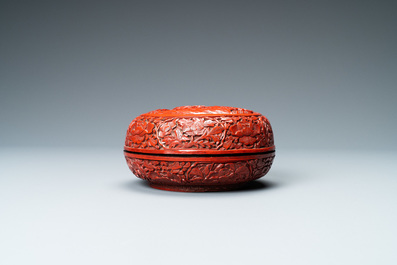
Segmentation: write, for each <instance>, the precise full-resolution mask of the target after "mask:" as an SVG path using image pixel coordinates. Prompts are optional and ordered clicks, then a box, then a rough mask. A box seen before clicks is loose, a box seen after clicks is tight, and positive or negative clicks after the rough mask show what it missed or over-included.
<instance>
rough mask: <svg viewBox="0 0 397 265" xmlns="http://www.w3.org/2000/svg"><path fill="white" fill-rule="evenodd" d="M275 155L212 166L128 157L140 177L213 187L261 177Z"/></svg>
mask: <svg viewBox="0 0 397 265" xmlns="http://www.w3.org/2000/svg"><path fill="white" fill-rule="evenodd" d="M273 159H274V155H273V156H268V157H264V158H260V159H252V160H247V161H238V162H227V163H214V162H189V161H156V160H146V159H138V158H133V157H127V156H126V160H127V164H128V166H129V168H130V169H131V171H132V172H133V173H134V174H135V175H136V176H137V177H139V178H141V179H145V180H148V181H150V182H158V183H164V184H169V185H195V184H196V185H216V184H217V183H218V184H222V185H224V184H229V183H243V182H248V181H251V180H254V179H258V178H260V177H262V176H264V175H265V174H266V173H267V172H268V171H269V169H270V167H271V165H272V163H273Z"/></svg>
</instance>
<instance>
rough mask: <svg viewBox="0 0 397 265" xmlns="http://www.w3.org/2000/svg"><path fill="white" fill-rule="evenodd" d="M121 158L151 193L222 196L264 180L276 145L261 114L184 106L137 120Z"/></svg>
mask: <svg viewBox="0 0 397 265" xmlns="http://www.w3.org/2000/svg"><path fill="white" fill-rule="evenodd" d="M124 155H125V158H126V160H127V164H128V166H129V168H130V169H131V171H132V172H133V173H134V174H135V175H136V176H137V177H139V178H141V179H144V180H147V181H149V184H150V186H151V187H153V188H156V189H162V190H171V191H222V190H231V189H235V188H239V187H240V186H241V185H243V184H245V183H247V182H249V181H252V180H255V179H258V178H260V177H262V176H264V175H265V174H266V173H267V172H268V171H269V169H270V167H271V165H272V162H273V159H274V156H275V146H274V140H273V131H272V128H271V126H270V123H269V121H268V120H267V119H266V117H265V116H263V115H261V114H260V113H257V112H253V111H251V110H246V109H242V108H233V107H218V106H212V107H206V106H183V107H177V108H174V109H171V110H168V109H159V110H155V111H151V112H148V113H145V114H142V115H140V116H138V117H137V118H135V119H134V120H133V121H132V122H131V124H130V126H129V127H128V130H127V137H126V140H125V146H124Z"/></svg>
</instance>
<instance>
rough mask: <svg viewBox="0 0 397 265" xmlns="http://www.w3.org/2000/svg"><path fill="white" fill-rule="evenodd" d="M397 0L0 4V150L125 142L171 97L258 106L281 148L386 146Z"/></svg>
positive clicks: (391, 141) (391, 142) (174, 101)
mask: <svg viewBox="0 0 397 265" xmlns="http://www.w3.org/2000/svg"><path fill="white" fill-rule="evenodd" d="M396 7H397V5H396V4H395V2H394V1H157V2H154V1H112V2H109V1H108V2H103V1H93V2H86V1H47V2H42V1H25V2H23V1H22V2H21V1H1V4H0V12H1V15H0V19H1V22H0V26H1V42H0V45H1V46H0V47H1V50H0V52H1V55H0V56H1V57H0V64H1V65H0V67H1V72H0V73H1V76H0V89H1V94H0V101H1V102H0V121H1V131H0V146H25V147H38V146H40V147H43V146H46V147H66V146H70V147H78V146H86V147H114V148H119V149H122V146H123V142H124V137H125V131H126V129H127V126H128V124H129V122H130V121H131V120H132V119H133V118H134V117H136V116H137V115H139V114H141V113H145V112H147V111H150V110H153V109H157V108H172V107H175V106H180V105H193V104H202V105H226V106H236V107H243V108H248V109H252V110H255V111H258V112H261V113H262V114H264V115H266V116H267V117H268V118H269V120H270V122H271V123H272V126H273V127H274V128H273V129H274V131H275V136H276V139H275V140H276V146H277V147H278V148H296V149H302V148H311V149H324V148H327V149H337V150H340V149H358V150H363V149H366V150H374V149H376V150H382V149H392V150H396V147H397V142H396V138H395V131H396V128H397V125H396V124H397V123H396V122H395V114H396V108H397V107H396V104H395V101H396V97H397V89H396V84H397V82H396V81H397V73H396V72H397V71H396V70H397V58H396V55H397V53H396V47H397V43H396V40H397V34H396V25H397V23H396V22H397V21H396V20H397V19H396V18H397V17H396V10H397V9H396Z"/></svg>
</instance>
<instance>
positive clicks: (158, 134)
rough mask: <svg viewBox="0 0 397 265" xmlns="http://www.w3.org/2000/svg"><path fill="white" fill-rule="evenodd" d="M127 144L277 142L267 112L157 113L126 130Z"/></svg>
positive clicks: (223, 146)
mask: <svg viewBox="0 0 397 265" xmlns="http://www.w3.org/2000/svg"><path fill="white" fill-rule="evenodd" d="M125 145H126V146H128V147H131V148H144V149H158V150H161V149H190V148H194V149H212V150H233V149H254V148H265V147H271V146H273V145H274V142H273V131H272V128H271V126H270V123H269V121H268V120H267V119H266V118H265V117H264V116H260V115H258V116H218V117H216V116H206V117H156V116H148V115H141V116H139V117H137V118H136V119H134V120H133V121H132V122H131V124H130V127H129V128H128V131H127V137H126V141H125Z"/></svg>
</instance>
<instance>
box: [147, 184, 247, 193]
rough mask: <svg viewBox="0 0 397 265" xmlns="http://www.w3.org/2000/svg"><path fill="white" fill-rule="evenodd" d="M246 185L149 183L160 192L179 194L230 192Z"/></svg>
mask: <svg viewBox="0 0 397 265" xmlns="http://www.w3.org/2000/svg"><path fill="white" fill-rule="evenodd" d="M245 184H246V183H238V184H227V185H167V184H159V183H153V182H149V185H150V187H152V188H154V189H158V190H167V191H177V192H211V191H230V190H237V189H240V188H242V187H243V186H244V185H245Z"/></svg>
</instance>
